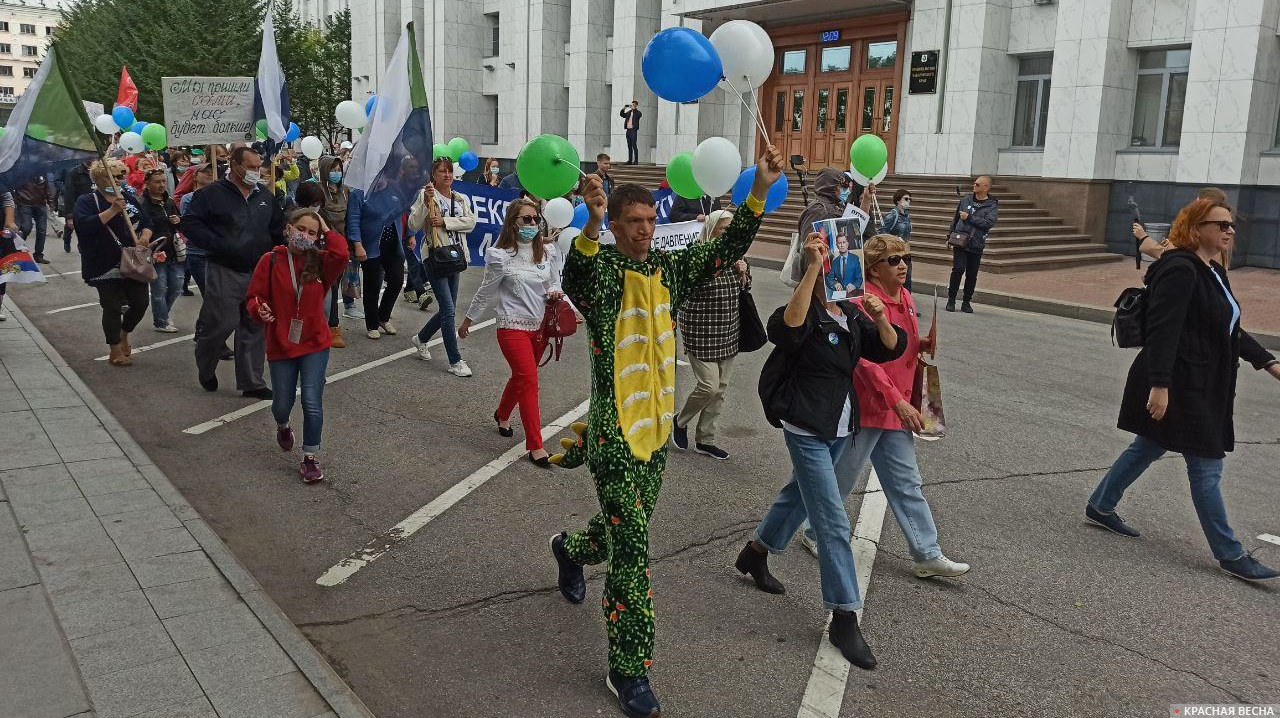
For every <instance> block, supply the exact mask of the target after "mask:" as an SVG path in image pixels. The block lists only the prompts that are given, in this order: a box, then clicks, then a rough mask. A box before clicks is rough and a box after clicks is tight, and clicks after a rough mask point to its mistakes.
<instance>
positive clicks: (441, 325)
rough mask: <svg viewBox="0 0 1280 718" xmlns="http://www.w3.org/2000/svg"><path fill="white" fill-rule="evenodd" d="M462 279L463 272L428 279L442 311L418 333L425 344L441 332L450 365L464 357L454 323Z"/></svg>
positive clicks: (419, 338) (419, 339)
mask: <svg viewBox="0 0 1280 718" xmlns="http://www.w3.org/2000/svg"><path fill="white" fill-rule="evenodd" d="M460 279H461V272H455V273H453V274H450V275H448V276H445V277H429V278H428V280H427V281H429V282H431V291H432V292H433V293H434V294H435V295H436V305H437V307H438V308H439V310H440V311H438V312H436V313H435V315H433V316H432V317H431V318H430V319H428V320H427V323H426V324H425V325H424V326H423V327H422V331H420V332H418V341H420V342H422V343H424V344H425V343H427V342H428V341H430V340H431V335H432V334H435V333H436V331H439V332H440V336H441V338H442V339H444V353H445V354H447V355H448V356H449V363H450V364H457V363H458V362H460V361H462V355H461V354H459V353H458V330H457V327H455V326H454V323H453V308H454V306H455V305H456V304H457V302H458V282H459V280H460Z"/></svg>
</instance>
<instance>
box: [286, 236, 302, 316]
mask: <svg viewBox="0 0 1280 718" xmlns="http://www.w3.org/2000/svg"><path fill="white" fill-rule="evenodd" d="M285 255H286V259H288V260H289V261H288V262H287V264H288V265H289V281H290V282H291V283H292V284H293V295H294V296H293V315H294V316H295V317H296V316H298V315H299V314H301V312H302V288H303V285H300V284H298V274H297V272H296V270H294V268H293V255H292V254H289V251H288V250H285Z"/></svg>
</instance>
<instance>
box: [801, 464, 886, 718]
mask: <svg viewBox="0 0 1280 718" xmlns="http://www.w3.org/2000/svg"><path fill="white" fill-rule="evenodd" d="M887 507H888V503H887V502H886V501H885V497H884V491H882V490H881V488H880V477H879V476H877V475H876V472H875V469H872V470H871V477H870V478H868V479H867V493H866V494H864V495H863V497H862V509H861V510H860V511H859V512H858V521H857V523H855V524H854V526H853V562H854V564H855V565H856V566H857V570H858V594H859V595H861V596H862V598H863V600H864V601H865V600H866V598H867V588H868V586H870V584H871V569H872V567H873V566H874V565H875V561H876V544H877V543H878V542H879V541H880V531H881V529H883V528H884V512H885V509H886V508H887ZM858 623H859V625H862V611H858ZM828 625H829V624H828ZM848 680H849V661H847V660H845V657H844V656H843V655H842V654H841V653H840V649H839V648H836V647H835V646H833V645H831V641H830V640H829V639H828V638H827V631H826V630H825V629H824V630H823V631H822V641H821V643H819V644H818V655H817V656H815V657H814V659H813V671H812V672H811V673H810V674H809V684H808V685H807V686H805V689H804V697H803V698H802V699H801V700H800V712H799V713H797V714H796V718H840V704H841V703H843V702H844V689H845V683H847V682H848Z"/></svg>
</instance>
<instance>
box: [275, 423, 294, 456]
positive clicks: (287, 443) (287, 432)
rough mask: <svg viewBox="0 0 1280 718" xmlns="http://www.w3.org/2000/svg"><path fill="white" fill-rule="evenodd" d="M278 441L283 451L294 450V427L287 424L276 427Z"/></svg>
mask: <svg viewBox="0 0 1280 718" xmlns="http://www.w3.org/2000/svg"><path fill="white" fill-rule="evenodd" d="M276 443H277V444H279V445H280V450H281V451H293V429H291V428H289V427H287V426H277V427H276Z"/></svg>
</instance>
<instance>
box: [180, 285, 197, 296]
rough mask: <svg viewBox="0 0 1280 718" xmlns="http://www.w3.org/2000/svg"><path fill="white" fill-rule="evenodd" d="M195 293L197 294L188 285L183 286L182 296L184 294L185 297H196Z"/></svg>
mask: <svg viewBox="0 0 1280 718" xmlns="http://www.w3.org/2000/svg"><path fill="white" fill-rule="evenodd" d="M195 295H196V293H195V292H193V291H191V290H190V289H187V288H186V287H183V288H182V296H184V297H194V296H195Z"/></svg>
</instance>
